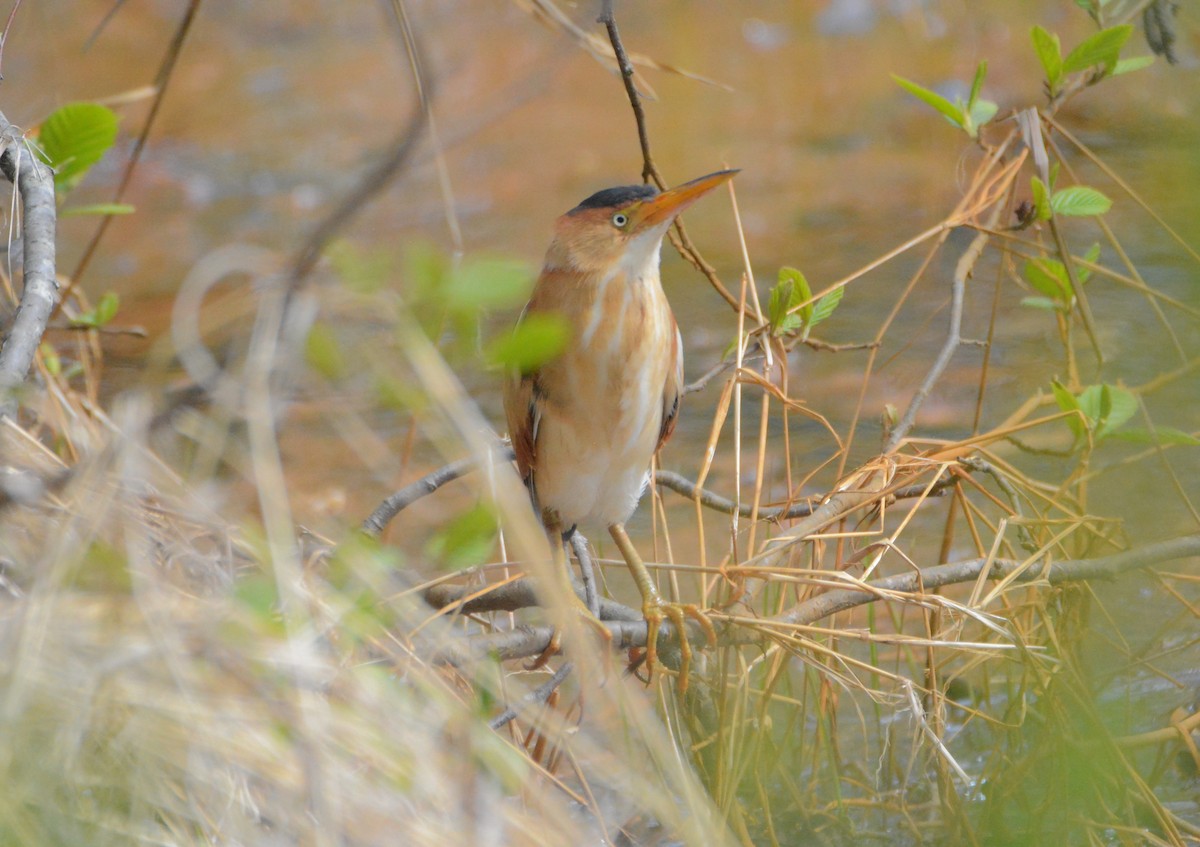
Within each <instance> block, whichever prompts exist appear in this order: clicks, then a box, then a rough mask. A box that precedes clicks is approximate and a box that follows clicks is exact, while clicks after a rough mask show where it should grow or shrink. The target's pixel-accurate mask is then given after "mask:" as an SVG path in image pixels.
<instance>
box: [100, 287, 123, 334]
mask: <svg viewBox="0 0 1200 847" xmlns="http://www.w3.org/2000/svg"><path fill="white" fill-rule="evenodd" d="M119 308H121V298H120V297H119V296H118V295H117V292H115V291H106V292H104V294H103V295H102V296H101V297H100V302H99V303H97V304H96V308H95V309H94V310H93V311H94V312H95V313H96V326H104V325H105V324H107V323H108V322H109V321H111V320H112V319H113V318H115V317H116V316H117V310H118V309H119Z"/></svg>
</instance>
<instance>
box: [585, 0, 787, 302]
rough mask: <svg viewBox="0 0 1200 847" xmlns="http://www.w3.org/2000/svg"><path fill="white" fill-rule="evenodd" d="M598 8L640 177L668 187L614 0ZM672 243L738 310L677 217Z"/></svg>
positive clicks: (606, 1)
mask: <svg viewBox="0 0 1200 847" xmlns="http://www.w3.org/2000/svg"><path fill="white" fill-rule="evenodd" d="M600 9H601V11H600V17H599V18H598V21H599V22H600V23H602V24H604V28H605V29H606V30H607V31H608V40H609V41H610V42H611V43H612V48H613V55H615V56H616V58H617V67H618V68H619V69H620V71H621V81H622V82H623V83H624V85H625V93H626V94H627V95H628V96H629V105H630V107H631V108H632V109H633V118H634V120H635V121H636V122H637V133H638V144H639V145H640V146H641V148H642V179H643V180H644V181H645V182H653V183H654V184H655V185H657V186H658V187H659V188H660V189H665V188H666V187H667V183H666V180H664V179H663V177H662V174H661V173H659V171H658V168H657V167H656V166H655V164H654V156H653V154H652V153H651V152H650V134H649V131H648V130H647V129H646V112H645V110H643V109H642V98H641V95H639V94H638V90H637V86H635V85H634V84H633V74H634V71H633V65H632V64H630V62H629V56H628V54H626V52H625V45H624V44H623V43H622V42H621V33H620V32H619V31H618V29H617V20H616V17H615V16H614V15H613V0H601V6H600ZM671 244H672V245H674V247H675V249H676V250H678V251H679V255H681V256H682V257H683V258H684V259H685V260H687V262H688V263H689V264H690V265H691V266H692V267H694V268H695V269H696V270H698V271H700V273H702V274H704V276H705V278H706V279H707V280H708V282H709V284H710V285H711V286H712V287H713V288H714V289H715V290H716V292H717V293H718V294H720V295H721V297H722V298H723V299H724V300H725V302H726V303H728V304H729V305H730V306H731V307H733V309H734V311H739V310H741V308H742V306H741V304H739V302H738V299H737V298H736V297H734V296H733V295H732V294H730V293H729V289H728V288H726V287H725V283H723V282H721V278H720V277H719V276H717V271H716V269H715V268H714V267H713V266H712V265H710V264H709V263H708V262H707V261H706V260H705V258H704V257H703V256H701V255H700V251H699V250H697V249H696V246H695V245H694V244H692V240H691V239H690V238H688V234H687V230H686V229H684V227H683V220H682V219H680V218H676V219H675V223H674V226H673V230H672V233H671ZM748 314H750V316H751V317H752V318H754V320H756V321H757V322H758V323H762V322H763V318H762V315H760V314H759V313H758V312H757V311H756V310H751V311H750V312H748Z"/></svg>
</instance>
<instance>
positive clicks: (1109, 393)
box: [1078, 384, 1138, 441]
mask: <svg viewBox="0 0 1200 847" xmlns="http://www.w3.org/2000/svg"><path fill="white" fill-rule="evenodd" d="M1078 402H1079V409H1080V411H1082V412H1083V413H1084V415H1086V416H1087V418H1088V422H1089V424H1090V425H1091V429H1092V433H1093V437H1094V438H1095V439H1096V440H1097V441H1099V440H1100V439H1102V438H1105V437H1107V436H1108V435H1110V434H1112V433H1113V432H1114V431H1115V430H1117V429H1119V428H1120V427H1121V426H1122V425H1123V424H1124V423H1126V422H1127V421H1128V420H1129V419H1130V418H1132V417H1133V416H1134V415H1135V414H1137V410H1138V399H1137V395H1135V394H1134V393H1133V392H1132V391H1128V390H1126V389H1124V388H1118V387H1117V386H1115V385H1107V384H1104V385H1089V386H1088V387H1087V388H1085V389H1084V390H1083V391H1081V392H1080V393H1079V397H1078Z"/></svg>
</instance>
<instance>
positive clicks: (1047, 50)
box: [1031, 26, 1063, 94]
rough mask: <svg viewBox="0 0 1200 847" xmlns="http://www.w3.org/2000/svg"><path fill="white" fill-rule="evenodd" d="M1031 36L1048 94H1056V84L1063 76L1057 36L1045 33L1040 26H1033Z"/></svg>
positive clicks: (1060, 47) (1060, 51)
mask: <svg viewBox="0 0 1200 847" xmlns="http://www.w3.org/2000/svg"><path fill="white" fill-rule="evenodd" d="M1031 35H1032V37H1033V49H1034V50H1035V51H1037V56H1038V61H1039V62H1041V63H1042V70H1044V71H1045V72H1046V82H1047V83H1049V85H1050V93H1051V94H1054V93H1057V91H1058V84H1059V83H1060V82H1061V81H1062V75H1063V60H1062V46H1061V45H1060V44H1059V41H1058V36H1057V35H1055V34H1054V33H1051V32H1047V31H1046V30H1044V29H1042V28H1041V27H1040V26H1035V27H1034V28H1033V32H1032V33H1031Z"/></svg>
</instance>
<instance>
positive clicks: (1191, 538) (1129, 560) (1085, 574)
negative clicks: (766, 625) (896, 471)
mask: <svg viewBox="0 0 1200 847" xmlns="http://www.w3.org/2000/svg"><path fill="white" fill-rule="evenodd" d="M1189 556H1200V535H1185V536H1182V537H1180V538H1172V539H1170V540H1168V541H1158V542H1155V543H1154V544H1147V545H1146V546H1145V547H1139V548H1137V549H1136V550H1126V551H1125V552H1123V553H1114V554H1113V555H1111V556H1100V557H1098V558H1095V559H1072V560H1068V561H1065V562H1057V563H1055V564H1052V565H1048V566H1046V567H1032V568H1030V567H1025V569H1024V570H1021V568H1022V567H1024V566H1025V563H1024V562H1020V561H1017V560H1016V559H993V560H992V561H991V567H990V568H988V560H987V559H986V558H983V559H968V560H966V561H963V562H953V563H951V564H948V565H936V566H934V567H929V568H922V569H921V570H920V571H917V572H912V571H910V572H908V573H902V574H897V575H896V576H885V577H881V578H880V579H876V580H872V581H871V582H870V583H868V585H869V586H870V589H871V590H869V591H868V590H863V589H858V588H838V589H834V590H833V591H827V592H825V593H824V594H821V595H818V596H816V597H812V598H810V599H808V600H803V601H801V602H800V603H797V604H796V605H795V606H792V608H790V609H788V610H787V611H786V612H784V613H783V614H782V615H779V616H778V617H776V618H772V619H770V620H771V621H772V622H775V623H783V624H809V623H813V622H814V621H818V620H821V619H822V618H827V617H829V616H830V615H832V614H836V613H837V612H842V611H845V610H846V609H852V608H854V607H855V606H862V605H865V604H867V603H871V602H874V601H875V600H878V599H879V597H880V595H879V594H878V593H877V592H880V591H887V592H906V593H911V594H923V593H926V592H929V591H932V590H933V589H935V588H941V587H942V586H944V585H955V584H958V583H963V582H973V581H975V580H977V579H979V576H980V574H981V573H983V570H984V568H988V571H987V574H986V579H989V580H999V579H1004V578H1006V577H1009V576H1012V575H1013V574H1016V576H1015V577H1014V581H1015V582H1034V581H1038V580H1041V581H1045V582H1048V583H1049V584H1050V585H1061V584H1062V583H1065V582H1080V581H1082V580H1088V579H1104V578H1109V577H1114V576H1117V575H1118V574H1122V573H1125V572H1126V571H1131V570H1137V569H1139V568H1144V567H1147V566H1149V565H1153V564H1157V563H1159V562H1166V561H1169V560H1171V559H1183V558H1186V557H1189Z"/></svg>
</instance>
